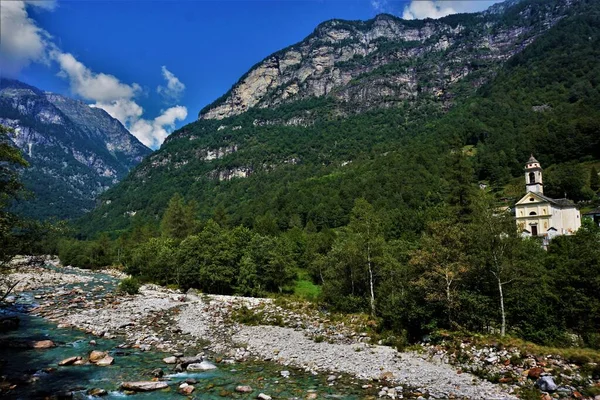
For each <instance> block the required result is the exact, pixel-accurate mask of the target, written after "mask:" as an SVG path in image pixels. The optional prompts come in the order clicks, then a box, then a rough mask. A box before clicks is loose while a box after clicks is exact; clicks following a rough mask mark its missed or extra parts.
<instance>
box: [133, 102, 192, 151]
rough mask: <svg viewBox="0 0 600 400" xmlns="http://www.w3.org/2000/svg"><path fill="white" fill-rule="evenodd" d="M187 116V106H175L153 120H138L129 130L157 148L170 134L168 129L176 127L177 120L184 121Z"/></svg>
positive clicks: (149, 145)
mask: <svg viewBox="0 0 600 400" xmlns="http://www.w3.org/2000/svg"><path fill="white" fill-rule="evenodd" d="M186 117H187V108H185V107H183V106H175V107H171V108H169V109H167V110H165V111H163V113H162V114H161V115H159V116H158V117H156V118H154V119H153V120H152V121H148V120H145V119H139V120H137V121H136V122H135V123H134V124H132V125H131V127H130V129H129V130H130V131H131V133H132V134H133V135H135V137H137V138H138V139H139V140H140V141H141V142H142V143H144V144H145V145H146V146H148V147H152V148H156V147H158V146H159V145H160V144H161V143H162V142H163V141H164V140H165V138H166V137H167V136H169V132H168V130H171V131H172V130H173V129H174V128H175V122H177V121H178V120H179V121H183V120H184V119H186Z"/></svg>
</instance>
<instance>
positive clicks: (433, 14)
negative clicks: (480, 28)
mask: <svg viewBox="0 0 600 400" xmlns="http://www.w3.org/2000/svg"><path fill="white" fill-rule="evenodd" d="M500 1H502V0H482V1H460V0H450V1H442V0H412V1H411V2H410V3H409V4H408V5H406V6H405V7H404V12H403V13H402V18H404V19H424V18H433V19H437V18H442V17H445V16H446V15H450V14H456V13H468V12H477V11H483V10H485V9H487V8H488V7H489V6H491V5H492V4H494V3H498V2H500Z"/></svg>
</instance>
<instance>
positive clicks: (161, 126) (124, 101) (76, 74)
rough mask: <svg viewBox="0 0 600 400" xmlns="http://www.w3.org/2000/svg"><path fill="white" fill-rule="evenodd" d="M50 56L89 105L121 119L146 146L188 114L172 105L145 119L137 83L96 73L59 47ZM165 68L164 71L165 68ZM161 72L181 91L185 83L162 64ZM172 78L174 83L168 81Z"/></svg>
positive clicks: (155, 143)
mask: <svg viewBox="0 0 600 400" xmlns="http://www.w3.org/2000/svg"><path fill="white" fill-rule="evenodd" d="M51 55H52V58H53V59H54V60H56V62H57V63H58V65H59V66H60V74H59V75H61V76H62V77H64V78H66V79H68V80H69V82H70V84H71V85H70V87H71V90H72V91H73V92H74V93H75V94H77V95H79V96H81V97H83V98H84V99H86V100H91V101H94V102H95V103H94V104H91V105H90V107H97V108H101V109H103V110H104V111H106V112H107V113H108V114H110V116H111V117H113V118H116V119H118V120H119V121H121V123H122V124H123V125H125V127H126V128H127V129H129V131H130V132H131V133H132V134H133V135H134V136H135V137H137V138H138V139H139V140H140V141H141V142H142V143H144V144H145V145H146V146H148V147H152V148H157V147H158V146H160V144H161V143H162V142H163V140H165V138H166V137H167V136H168V135H169V133H170V131H172V130H173V129H174V128H175V123H176V122H177V121H183V120H184V119H185V118H186V117H187V108H185V107H183V106H175V107H171V108H169V109H168V110H166V111H164V112H162V114H161V115H159V116H158V117H156V118H154V119H152V120H148V119H144V118H142V116H143V115H144V109H143V108H142V107H141V106H140V105H139V104H138V103H137V102H136V101H135V97H136V96H138V95H139V94H140V93H141V87H140V85H138V84H137V83H132V84H130V85H129V84H126V83H123V82H121V81H120V80H119V79H118V78H117V77H115V76H113V75H108V74H104V73H96V72H94V71H92V70H91V69H89V68H88V67H86V66H85V65H84V64H83V63H82V62H80V61H78V60H77V59H76V58H75V57H74V56H73V55H72V54H69V53H62V52H60V51H58V50H54V51H52V52H51ZM165 71H166V72H165ZM163 75H165V78H166V79H167V82H168V83H167V89H165V90H169V86H171V88H172V89H173V90H175V89H178V88H181V89H179V90H180V91H181V90H183V88H185V86H184V85H183V84H182V83H181V82H180V81H179V79H177V78H176V77H175V76H174V75H173V74H171V73H170V72H169V71H168V70H167V69H166V68H164V67H163ZM171 82H174V83H171Z"/></svg>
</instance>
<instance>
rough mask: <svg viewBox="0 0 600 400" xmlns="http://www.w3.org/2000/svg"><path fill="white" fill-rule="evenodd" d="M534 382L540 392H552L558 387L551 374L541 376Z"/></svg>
mask: <svg viewBox="0 0 600 400" xmlns="http://www.w3.org/2000/svg"><path fill="white" fill-rule="evenodd" d="M535 384H536V385H537V387H538V388H539V389H540V390H541V391H542V392H554V391H555V390H556V389H558V386H557V385H556V383H554V379H552V377H551V376H542V377H541V378H540V379H538V380H537V382H536V383H535Z"/></svg>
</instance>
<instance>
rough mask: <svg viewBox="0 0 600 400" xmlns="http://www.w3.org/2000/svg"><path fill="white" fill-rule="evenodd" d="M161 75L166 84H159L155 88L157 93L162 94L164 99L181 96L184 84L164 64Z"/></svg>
mask: <svg viewBox="0 0 600 400" xmlns="http://www.w3.org/2000/svg"><path fill="white" fill-rule="evenodd" d="M162 75H163V77H164V78H165V80H166V81H167V86H166V87H165V86H159V87H157V88H156V91H157V92H158V94H160V95H162V96H163V97H164V98H165V99H166V100H178V99H179V98H181V95H182V94H183V91H184V90H185V85H184V84H183V83H182V82H181V81H180V80H179V78H177V77H176V76H175V75H174V74H173V73H172V72H171V71H169V70H168V69H167V67H166V66H164V65H163V66H162Z"/></svg>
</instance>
